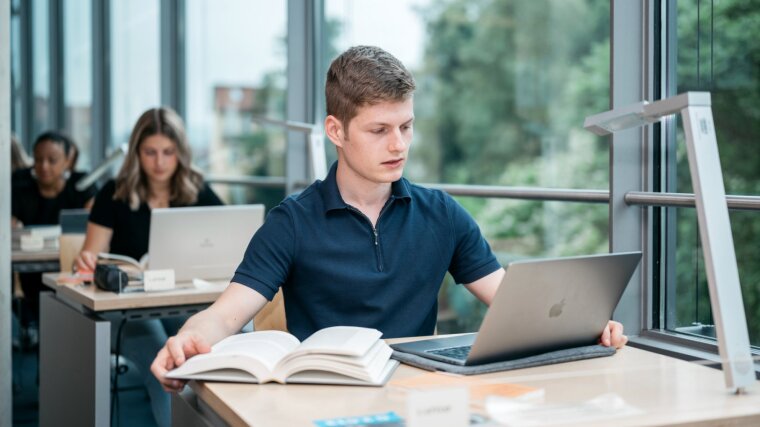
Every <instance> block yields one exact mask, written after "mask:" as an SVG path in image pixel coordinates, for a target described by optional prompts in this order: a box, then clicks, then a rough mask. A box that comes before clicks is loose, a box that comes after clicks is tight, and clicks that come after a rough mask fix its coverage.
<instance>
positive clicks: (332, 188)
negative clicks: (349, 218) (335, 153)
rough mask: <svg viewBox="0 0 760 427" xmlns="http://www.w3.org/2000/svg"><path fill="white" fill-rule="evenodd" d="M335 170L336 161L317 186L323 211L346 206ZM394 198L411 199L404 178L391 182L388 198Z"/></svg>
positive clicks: (336, 167) (336, 166)
mask: <svg viewBox="0 0 760 427" xmlns="http://www.w3.org/2000/svg"><path fill="white" fill-rule="evenodd" d="M337 170H338V162H337V161H336V162H335V163H333V164H332V166H331V167H330V172H328V173H327V176H326V177H325V180H324V181H322V184H321V185H320V186H319V192H320V194H321V195H322V200H323V201H324V206H325V212H327V211H331V210H334V209H345V208H346V206H348V205H347V204H346V202H344V201H343V198H342V197H341V196H340V191H339V190H338V181H337V180H336V177H335V175H336V172H337ZM395 199H407V200H411V199H412V194H411V192H410V191H409V182H408V181H407V180H406V179H404V178H401V179H399V180H398V181H395V182H393V183H392V184H391V197H390V200H391V201H393V200H395Z"/></svg>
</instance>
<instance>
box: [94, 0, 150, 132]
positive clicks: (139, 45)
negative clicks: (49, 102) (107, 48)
mask: <svg viewBox="0 0 760 427" xmlns="http://www.w3.org/2000/svg"><path fill="white" fill-rule="evenodd" d="M110 6H111V94H110V96H111V141H110V144H105V145H106V147H108V146H110V147H115V146H117V145H119V144H126V143H127V142H128V141H129V135H130V133H131V132H132V127H133V126H134V124H135V122H136V121H137V119H138V117H140V114H142V113H143V112H144V111H145V110H147V109H148V108H152V107H156V106H158V105H159V104H160V102H161V91H160V83H159V82H160V78H159V76H160V75H159V73H160V61H159V23H158V21H159V14H158V13H159V1H158V0H135V1H128V2H126V1H111V4H110Z"/></svg>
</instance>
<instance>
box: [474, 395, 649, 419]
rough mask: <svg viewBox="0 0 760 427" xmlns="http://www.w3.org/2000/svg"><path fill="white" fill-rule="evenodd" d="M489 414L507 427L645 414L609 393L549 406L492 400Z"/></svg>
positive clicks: (487, 407) (512, 400)
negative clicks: (575, 401)
mask: <svg viewBox="0 0 760 427" xmlns="http://www.w3.org/2000/svg"><path fill="white" fill-rule="evenodd" d="M486 412H487V413H488V415H489V416H490V417H491V419H492V420H493V421H495V422H498V423H499V424H501V425H505V426H553V425H560V424H562V425H564V424H574V423H588V422H592V421H594V422H596V421H605V420H609V419H614V418H620V417H629V416H632V415H638V414H640V413H642V411H641V410H640V409H638V408H636V407H634V406H631V405H629V404H628V403H626V402H625V400H623V398H622V397H620V396H618V395H617V394H615V393H606V394H602V395H599V396H597V397H595V398H593V399H590V400H586V401H583V402H577V403H564V404H546V403H531V402H527V401H525V400H518V399H506V398H503V397H496V396H490V397H488V398H487V399H486Z"/></svg>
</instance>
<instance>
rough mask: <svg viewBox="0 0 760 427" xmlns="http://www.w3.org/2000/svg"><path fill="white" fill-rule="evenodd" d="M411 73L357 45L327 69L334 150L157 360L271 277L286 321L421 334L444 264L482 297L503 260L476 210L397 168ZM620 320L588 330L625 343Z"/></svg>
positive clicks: (304, 326)
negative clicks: (320, 175)
mask: <svg viewBox="0 0 760 427" xmlns="http://www.w3.org/2000/svg"><path fill="white" fill-rule="evenodd" d="M414 89H415V82H414V79H413V78H412V76H411V74H410V73H409V71H408V70H407V69H406V68H405V67H404V65H403V64H401V62H400V61H399V60H398V59H396V58H395V57H393V56H392V55H391V54H389V53H388V52H385V51H384V50H382V49H380V48H377V47H373V46H357V47H352V48H350V49H348V50H347V51H346V52H344V53H343V54H341V55H340V56H339V57H338V58H336V59H335V60H334V61H333V62H332V64H331V65H330V68H329V70H328V72H327V81H326V84H325V99H326V101H327V114H328V115H327V117H326V118H325V121H324V129H325V132H326V134H327V137H328V138H329V139H330V141H331V142H332V143H333V145H335V147H336V149H337V154H338V161H337V162H336V163H335V164H333V166H332V168H331V169H330V172H329V173H328V175H327V177H325V179H324V180H323V181H316V182H314V183H313V184H312V185H311V186H309V187H308V188H306V189H305V190H304V191H303V192H301V193H300V194H297V195H293V196H290V197H288V198H286V199H285V200H284V201H283V202H282V203H281V204H280V205H279V206H277V207H275V208H274V209H272V210H271V211H270V212H269V214H268V215H267V217H266V221H265V223H264V225H263V226H262V227H261V228H259V229H258V231H257V232H256V233H255V234H254V236H253V238H252V239H251V242H250V244H249V246H248V249H247V250H246V252H245V254H244V255H243V260H242V262H241V263H240V266H239V267H238V269H237V271H236V272H235V275H234V276H233V278H232V283H230V285H229V286H228V287H227V288H226V289H225V290H224V292H223V293H222V295H221V296H220V297H219V298H218V299H217V300H216V301H215V302H214V304H212V305H211V306H210V307H209V308H207V309H205V310H203V311H201V312H199V313H197V314H195V315H194V316H193V317H191V318H190V319H189V320H188V321H187V323H185V325H184V326H183V327H182V329H181V330H180V331H179V333H178V334H177V335H176V336H174V337H172V338H170V339H169V340H168V341H167V342H166V345H165V346H164V348H162V349H161V351H160V352H159V353H158V355H157V356H156V359H155V361H154V362H153V365H152V367H151V368H152V370H153V373H154V375H155V376H156V378H158V379H159V380H161V382H162V384H163V385H164V388H165V389H166V390H167V391H180V390H181V389H182V387H183V386H184V382H182V381H178V380H173V379H170V378H166V373H167V371H169V370H171V369H173V368H175V367H177V366H180V365H182V364H183V363H184V362H185V361H186V360H187V359H188V358H190V357H193V356H195V355H197V354H200V353H207V352H209V351H210V350H211V346H212V345H214V344H215V343H217V342H219V340H221V339H223V338H225V337H226V336H229V335H231V334H233V333H236V332H237V331H239V330H240V328H241V327H242V326H243V324H244V323H245V322H246V321H247V319H251V318H252V317H253V316H254V315H255V314H257V313H258V312H259V310H261V309H262V308H263V307H264V305H265V304H266V303H267V300H272V298H273V297H274V295H275V294H276V292H277V291H278V290H279V289H280V288H282V291H283V296H284V300H285V314H286V317H287V325H288V330H289V331H290V332H291V333H292V334H293V335H295V336H296V337H297V338H299V339H304V338H306V337H308V336H309V335H311V334H312V333H314V332H316V331H317V330H319V329H322V328H326V327H330V326H336V325H350V326H364V327H370V328H375V329H378V330H380V331H381V332H382V333H383V336H384V337H385V338H395V337H405V336H420V335H432V334H433V332H434V330H435V325H436V318H437V315H438V305H437V300H438V293H439V291H440V287H441V283H442V282H443V278H444V275H445V274H446V272H447V271H448V272H450V273H451V275H452V277H453V278H454V280H456V282H457V283H462V284H463V286H464V287H465V288H466V289H467V290H468V291H469V292H470V293H472V294H473V295H474V296H475V297H477V298H478V299H479V300H481V301H482V302H484V303H485V304H490V303H491V300H492V299H493V297H494V294H495V293H496V289H497V288H498V286H499V284H500V283H501V279H502V277H503V276H504V270H503V269H502V267H501V265H500V264H499V262H498V261H497V259H496V257H495V256H494V254H493V253H492V251H491V248H490V246H489V245H488V242H486V240H485V238H484V237H483V236H482V234H481V232H480V229H479V228H478V226H477V224H476V223H475V220H474V219H473V218H472V217H471V216H470V214H469V213H468V212H467V211H465V209H464V208H463V207H462V206H461V205H459V204H458V203H457V202H456V201H455V200H454V199H453V198H452V197H451V196H449V195H448V194H446V193H444V192H442V191H440V190H432V189H427V188H424V187H421V186H418V185H414V184H412V183H410V182H409V181H407V180H406V179H405V178H403V171H404V166H405V165H406V162H407V159H408V156H409V148H410V146H411V143H412V136H413V134H414V132H413V129H414V126H413V124H414V101H413V92H414ZM622 332H623V327H622V325H621V324H620V323H617V322H614V321H610V322H609V324H608V325H607V327H606V328H605V330H603V331H599V333H600V342H601V343H602V344H604V345H607V346H610V345H612V346H616V347H621V346H623V345H625V341H626V338H625V336H624V335H623V333H622Z"/></svg>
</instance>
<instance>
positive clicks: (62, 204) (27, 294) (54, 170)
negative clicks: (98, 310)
mask: <svg viewBox="0 0 760 427" xmlns="http://www.w3.org/2000/svg"><path fill="white" fill-rule="evenodd" d="M73 146H74V143H73V142H72V141H71V140H70V139H69V137H68V136H66V135H65V134H63V133H61V132H58V131H47V132H44V133H43V134H41V135H40V136H38V137H37V139H36V140H35V141H34V145H33V148H32V150H33V157H34V166H32V167H31V168H24V169H19V170H16V171H15V172H13V174H12V175H11V223H12V226H14V227H21V226H30V225H31V226H33V225H53V224H58V221H59V220H58V217H59V215H60V213H61V210H62V209H81V208H89V207H90V206H92V202H93V197H94V196H95V193H96V191H97V189H96V188H95V186H94V185H92V186H90V187H88V188H86V189H85V190H83V191H78V190H77V189H76V188H75V184H76V182H77V181H78V180H79V179H81V178H82V177H84V175H85V174H84V173H83V172H72V171H71V170H69V165H70V157H69V156H70V154H71V150H72V149H73V148H72V147H73ZM19 279H20V282H21V289H22V290H23V291H24V299H23V300H22V305H21V307H22V311H21V313H19V314H20V316H19V317H20V319H19V320H20V321H21V324H22V325H23V326H25V327H29V328H31V329H32V330H34V328H35V327H36V325H37V323H38V320H39V293H40V291H41V290H42V289H44V286H43V284H42V274H41V273H22V274H20V275H19Z"/></svg>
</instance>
